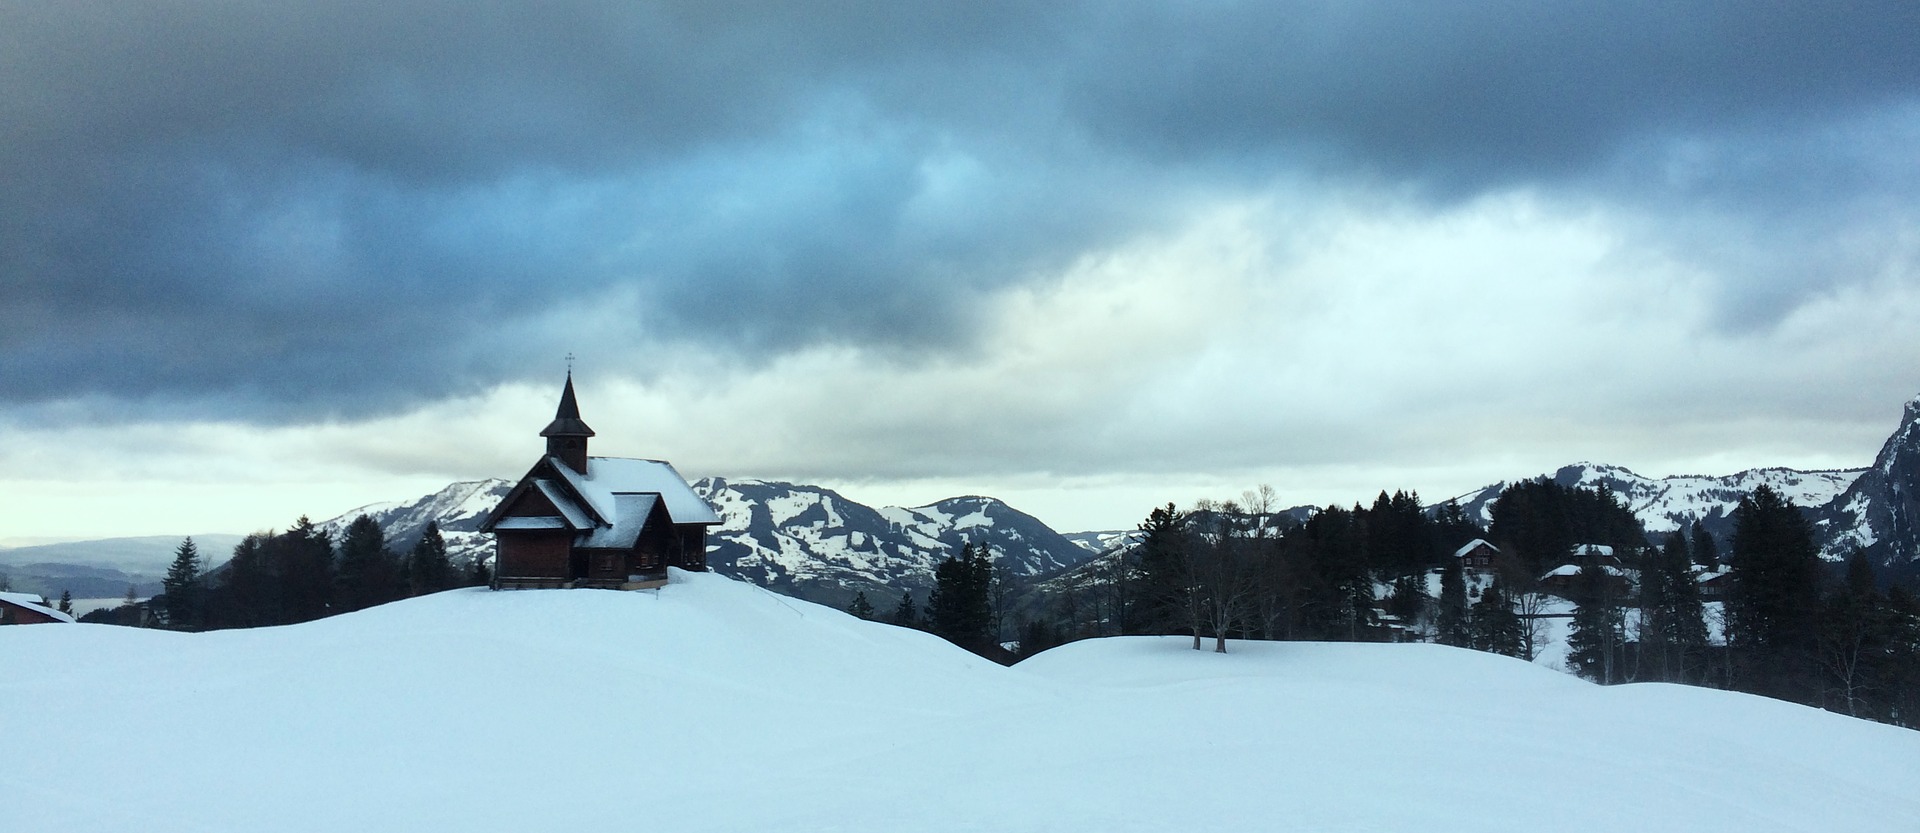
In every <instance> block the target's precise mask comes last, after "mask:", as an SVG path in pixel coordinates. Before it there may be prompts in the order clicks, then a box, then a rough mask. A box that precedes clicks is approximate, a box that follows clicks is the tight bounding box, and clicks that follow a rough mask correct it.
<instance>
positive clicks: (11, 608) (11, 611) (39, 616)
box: [0, 593, 73, 625]
mask: <svg viewBox="0 0 1920 833" xmlns="http://www.w3.org/2000/svg"><path fill="white" fill-rule="evenodd" d="M72 621H73V617H72V616H70V615H68V614H65V613H61V612H60V610H59V609H58V608H55V607H54V606H53V605H50V604H48V603H47V600H46V599H43V598H41V597H39V596H35V595H33V594H32V593H0V625H40V624H46V623H48V622H72Z"/></svg>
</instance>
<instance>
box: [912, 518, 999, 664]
mask: <svg viewBox="0 0 1920 833" xmlns="http://www.w3.org/2000/svg"><path fill="white" fill-rule="evenodd" d="M933 577H934V588H933V593H932V594H931V595H929V596H928V597H927V629H928V630H930V631H932V632H933V633H935V634H938V635H940V636H942V637H945V638H946V640H947V641H949V642H952V643H953V644H955V645H958V646H960V647H962V648H966V649H968V650H971V651H975V652H979V651H984V650H986V649H987V648H988V647H989V646H991V645H992V644H994V643H995V642H997V641H998V639H997V637H998V636H999V635H998V634H995V633H993V632H992V629H993V628H992V625H993V601H992V598H993V597H992V585H993V564H992V562H990V561H989V560H988V559H987V555H986V549H985V548H984V547H980V548H976V547H974V546H973V545H972V544H971V543H968V544H963V545H961V548H960V555H959V557H957V558H956V557H953V556H948V557H947V558H946V559H945V560H943V561H941V562H940V566H939V567H937V568H935V569H934V574H933Z"/></svg>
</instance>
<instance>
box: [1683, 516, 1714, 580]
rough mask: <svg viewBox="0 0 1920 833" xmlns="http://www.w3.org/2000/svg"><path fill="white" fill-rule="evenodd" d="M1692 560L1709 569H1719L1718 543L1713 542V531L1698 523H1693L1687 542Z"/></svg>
mask: <svg viewBox="0 0 1920 833" xmlns="http://www.w3.org/2000/svg"><path fill="white" fill-rule="evenodd" d="M1689 543H1690V547H1689V549H1691V550H1692V553H1691V554H1692V556H1693V562H1694V563H1695V564H1699V565H1701V566H1703V567H1706V568H1707V569H1709V570H1718V569H1720V545H1719V544H1717V543H1714V540H1713V533H1711V532H1708V531H1707V528H1706V527H1704V526H1701V525H1700V524H1697V523H1696V524H1694V525H1693V534H1692V540H1691V541H1690V542H1689Z"/></svg>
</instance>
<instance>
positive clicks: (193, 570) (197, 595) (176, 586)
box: [162, 538, 206, 630]
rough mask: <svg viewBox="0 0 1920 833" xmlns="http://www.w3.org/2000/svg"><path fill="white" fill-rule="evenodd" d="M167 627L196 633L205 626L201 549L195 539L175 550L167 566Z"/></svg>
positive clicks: (185, 540) (183, 542)
mask: <svg viewBox="0 0 1920 833" xmlns="http://www.w3.org/2000/svg"><path fill="white" fill-rule="evenodd" d="M162 584H163V585H164V586H165V588H166V591H165V592H166V595H167V598H166V614H167V626H168V627H171V628H174V629H177V630H195V629H197V628H199V627H201V626H202V625H204V624H206V623H205V622H204V621H203V619H204V617H203V615H202V613H203V611H202V597H203V596H204V595H205V594H203V593H202V592H201V587H200V548H199V547H198V546H195V545H194V543H193V539H192V538H186V539H184V540H182V541H181V542H180V546H179V547H178V548H176V549H175V550H174V551H173V563H172V564H170V565H168V566H167V577H166V578H165V579H164V580H163V581H162Z"/></svg>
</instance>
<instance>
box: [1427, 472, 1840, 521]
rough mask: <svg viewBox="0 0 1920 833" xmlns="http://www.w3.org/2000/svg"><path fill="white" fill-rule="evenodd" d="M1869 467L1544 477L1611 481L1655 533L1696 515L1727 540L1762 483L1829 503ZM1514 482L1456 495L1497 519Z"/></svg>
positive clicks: (1476, 514) (1474, 513)
mask: <svg viewBox="0 0 1920 833" xmlns="http://www.w3.org/2000/svg"><path fill="white" fill-rule="evenodd" d="M1862 471H1864V469H1842V470H1837V471H1799V470H1796V469H1785V468H1768V469H1749V470H1747V471H1743V472H1740V473H1738V474H1729V475H1725V476H1722V477H1708V476H1701V475H1675V476H1673V477H1662V478H1657V479H1656V478H1652V477H1645V476H1642V475H1639V474H1635V473H1634V472H1632V471H1628V470H1627V469H1624V468H1621V467H1620V466H1608V465H1601V464H1598V463H1575V464H1573V465H1571V466H1562V467H1561V468H1560V469H1559V470H1558V471H1555V472H1554V473H1552V474H1548V475H1541V476H1540V477H1539V478H1533V479H1545V480H1551V481H1553V482H1555V483H1558V484H1560V485H1561V486H1568V487H1572V486H1580V487H1584V488H1588V489H1596V488H1599V487H1601V486H1605V487H1607V488H1608V489H1611V490H1613V493H1614V494H1615V495H1618V496H1619V498H1620V502H1621V503H1624V504H1626V506H1627V508H1628V509H1631V510H1633V513H1634V514H1635V515H1637V516H1638V517H1639V518H1640V523H1641V525H1643V526H1645V527H1646V528H1647V534H1648V535H1649V536H1664V535H1666V534H1667V533H1669V532H1673V531H1674V530H1677V529H1681V528H1683V527H1685V526H1687V525H1688V524H1691V523H1693V522H1695V521H1699V522H1702V523H1705V524H1706V526H1707V529H1708V531H1710V532H1712V533H1714V535H1716V536H1719V537H1721V539H1722V540H1725V536H1726V535H1727V534H1729V533H1730V532H1731V531H1732V528H1733V522H1732V520H1731V516H1732V514H1733V509H1734V507H1736V506H1738V505H1739V504H1740V498H1742V497H1745V496H1746V495H1748V494H1751V493H1752V492H1753V490H1754V489H1756V488H1759V487H1760V486H1761V485H1763V484H1764V485H1767V486H1771V487H1773V489H1774V491H1777V492H1779V493H1780V494H1782V495H1784V496H1786V497H1788V498H1790V499H1792V500H1793V502H1794V503H1796V504H1798V505H1800V506H1802V507H1809V508H1811V507H1819V506H1825V505H1826V504H1827V503H1828V502H1830V501H1832V500H1833V499H1834V498H1835V497H1836V496H1838V495H1839V494H1840V493H1841V492H1844V491H1846V490H1847V487H1848V486H1850V485H1852V483H1853V481H1854V480H1855V479H1857V478H1859V476H1860V473H1861V472H1862ZM1514 482H1520V481H1501V482H1499V483H1495V484H1492V485H1490V486H1484V487H1481V488H1479V489H1475V490H1474V491H1471V492H1468V493H1466V494H1464V495H1460V496H1459V497H1456V498H1454V500H1455V501H1457V502H1458V503H1459V504H1460V507H1461V508H1462V509H1464V510H1466V513H1467V516H1468V517H1471V518H1473V519H1475V520H1477V521H1479V522H1480V523H1482V524H1487V523H1491V522H1492V521H1493V503H1494V501H1495V499H1497V498H1499V497H1500V490H1501V489H1505V488H1506V487H1507V486H1509V485H1511V484H1512V483H1514Z"/></svg>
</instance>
